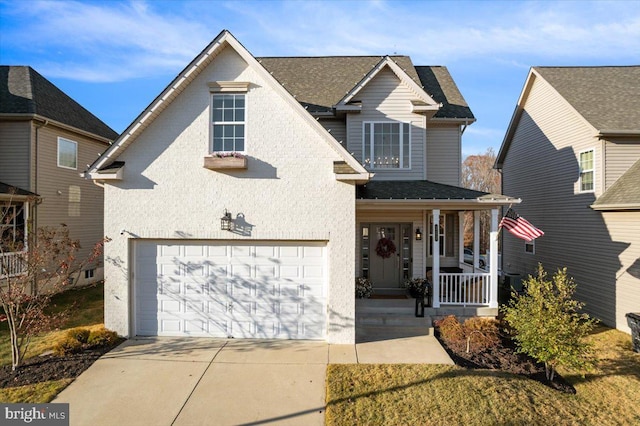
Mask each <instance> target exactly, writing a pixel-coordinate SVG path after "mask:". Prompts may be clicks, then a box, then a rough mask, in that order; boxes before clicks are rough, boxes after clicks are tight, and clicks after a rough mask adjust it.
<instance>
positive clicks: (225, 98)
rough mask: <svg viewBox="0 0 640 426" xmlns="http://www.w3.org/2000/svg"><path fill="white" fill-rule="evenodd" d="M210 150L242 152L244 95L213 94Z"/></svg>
mask: <svg viewBox="0 0 640 426" xmlns="http://www.w3.org/2000/svg"><path fill="white" fill-rule="evenodd" d="M212 98H213V100H212V122H213V140H212V146H211V151H212V152H234V151H235V152H244V150H245V147H244V125H245V121H244V120H245V95H244V94H227V93H224V94H218V93H216V94H213V96H212Z"/></svg>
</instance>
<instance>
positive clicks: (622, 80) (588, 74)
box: [533, 66, 640, 133]
mask: <svg viewBox="0 0 640 426" xmlns="http://www.w3.org/2000/svg"><path fill="white" fill-rule="evenodd" d="M533 69H534V70H535V71H537V72H538V74H540V75H541V76H542V77H543V78H544V79H545V80H546V81H548V82H549V84H551V85H552V86H553V87H554V89H556V90H557V91H558V93H560V95H562V97H563V98H565V99H566V100H567V102H569V103H570V104H571V105H572V106H573V107H574V108H575V109H576V110H577V111H578V113H580V115H582V116H583V117H584V118H585V119H586V120H587V121H588V122H589V123H591V125H592V126H593V127H595V128H596V129H597V130H598V131H600V132H607V131H632V132H638V133H640V66H601V67H534V68H533Z"/></svg>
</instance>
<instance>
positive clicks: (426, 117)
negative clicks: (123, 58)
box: [88, 31, 518, 343]
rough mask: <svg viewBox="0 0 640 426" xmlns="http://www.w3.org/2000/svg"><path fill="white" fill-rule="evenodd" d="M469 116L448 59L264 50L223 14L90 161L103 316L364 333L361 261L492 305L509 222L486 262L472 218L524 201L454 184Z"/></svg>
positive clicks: (125, 328) (345, 335) (394, 284)
mask: <svg viewBox="0 0 640 426" xmlns="http://www.w3.org/2000/svg"><path fill="white" fill-rule="evenodd" d="M473 121H475V119H474V117H473V114H472V113H471V110H470V109H469V107H468V106H467V104H466V102H465V101H464V99H463V97H462V95H461V94H460V92H459V91H458V89H457V87H456V85H455V83H454V82H453V80H452V78H451V76H450V75H449V73H448V71H447V69H446V68H444V67H417V66H414V65H413V64H412V62H411V59H410V58H409V57H406V56H393V57H390V56H364V57H361V56H358V57H355V56H346V57H345V56H335V57H313V58H311V57H306V58H255V57H254V56H252V55H251V53H249V52H248V51H247V50H246V49H245V48H244V47H243V46H242V45H241V44H240V43H239V42H238V41H237V40H236V39H235V38H234V37H233V35H231V33H229V32H228V31H223V32H222V33H220V34H219V35H218V36H217V37H216V38H215V39H214V40H213V41H212V42H211V44H209V45H208V46H207V47H205V49H204V50H203V51H202V52H201V54H199V55H198V56H197V57H196V58H194V60H193V61H192V62H191V63H190V64H188V65H187V67H186V68H185V69H184V70H183V71H182V72H181V73H180V74H179V75H178V77H176V79H175V80H174V81H172V82H171V83H170V84H169V85H168V86H167V88H166V89H165V90H164V91H162V93H160V94H159V95H158V96H157V98H156V99H155V100H154V101H153V102H152V103H151V105H149V107H148V108H147V109H145V110H144V111H142V113H141V114H140V115H139V116H138V118H136V119H135V120H134V121H133V122H132V123H131V125H130V126H129V127H128V128H127V130H125V131H124V132H123V134H122V135H121V137H120V138H118V139H117V140H116V141H115V142H114V143H113V145H112V146H111V147H110V148H109V149H108V150H107V151H106V152H105V153H104V154H103V156H101V157H100V158H99V159H98V160H97V161H96V162H95V163H94V164H93V165H92V166H91V167H90V169H89V170H88V174H89V175H90V176H91V177H92V178H93V179H95V180H96V181H98V182H99V183H100V184H103V185H104V188H105V232H106V234H107V235H115V238H114V239H113V241H111V242H110V243H109V244H107V245H106V247H105V258H106V262H105V275H106V287H105V324H106V326H107V327H109V328H110V329H113V330H116V331H117V332H118V333H119V334H122V335H127V336H135V335H168V336H217V337H221V336H222V337H228V336H232V337H235V338H242V337H252V338H284V339H325V340H328V341H330V342H333V343H353V342H354V340H355V337H356V310H357V305H356V303H355V291H354V290H355V289H354V281H355V278H356V277H367V278H369V279H371V281H372V282H373V286H374V288H375V291H376V292H380V293H381V292H384V291H397V292H404V290H403V289H402V284H403V282H404V281H405V280H406V279H409V278H417V277H425V276H426V275H427V270H428V269H431V268H432V269H433V279H434V281H435V282H436V283H437V284H436V285H435V288H434V301H433V302H434V303H433V304H434V307H440V306H443V305H457V306H461V305H466V306H473V307H480V308H482V309H484V307H486V308H489V309H487V310H488V311H495V308H496V307H497V238H494V239H493V240H492V241H494V242H493V249H494V250H493V251H492V254H493V255H495V256H496V258H495V259H494V262H493V263H491V265H492V269H490V270H488V271H487V270H481V269H479V268H477V267H476V268H475V269H473V267H472V266H470V265H467V264H465V263H464V256H463V247H462V244H461V241H462V237H461V229H462V226H463V223H461V221H460V219H461V218H463V217H464V212H465V211H467V210H473V211H478V212H479V211H480V210H491V211H492V212H493V219H494V228H493V235H494V236H496V235H497V220H498V210H499V207H500V206H502V205H504V204H505V203H510V202H517V201H518V200H513V199H509V198H507V197H503V196H500V195H492V194H486V193H483V192H478V191H472V190H468V189H463V188H460V187H459V186H458V185H459V182H460V162H461V151H460V150H461V148H460V144H461V137H462V133H463V131H464V129H465V128H466V127H467V126H468V125H470V124H471V123H473ZM234 153H235V155H236V156H237V155H240V156H241V157H234V156H233V155H234ZM225 156H227V157H226V158H219V157H225ZM229 156H231V157H229ZM227 213H228V216H227ZM223 215H224V216H223ZM434 231H435V232H434ZM477 265H478V263H477V262H476V266H477ZM447 268H452V269H453V271H452V270H451V269H447ZM463 268H466V269H465V270H464V271H463ZM465 271H466V273H464V272H465ZM406 302H407V306H408V307H409V309H410V310H411V315H413V303H412V301H409V300H407V301H406ZM434 309H435V308H434ZM467 309H469V308H467ZM424 325H425V327H424V330H427V329H428V327H429V326H430V324H428V323H427V322H426V319H425V323H424Z"/></svg>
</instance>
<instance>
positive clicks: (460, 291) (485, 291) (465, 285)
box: [440, 272, 491, 306]
mask: <svg viewBox="0 0 640 426" xmlns="http://www.w3.org/2000/svg"><path fill="white" fill-rule="evenodd" d="M490 283H491V274H490V273H489V272H483V273H471V272H467V273H446V272H440V305H463V306H467V305H473V306H478V305H479V306H489V303H490Z"/></svg>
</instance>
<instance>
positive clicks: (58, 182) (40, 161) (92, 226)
mask: <svg viewBox="0 0 640 426" xmlns="http://www.w3.org/2000/svg"><path fill="white" fill-rule="evenodd" d="M116 137H117V133H116V132H115V131H113V130H112V129H111V128H109V126H107V125H106V124H104V123H103V122H102V121H100V120H99V119H98V118H97V117H95V116H94V115H93V114H91V113H90V112H89V111H87V110H86V109H85V108H83V107H82V106H81V105H79V104H78V103H77V102H75V101H74V100H73V99H71V98H70V97H69V96H67V95H66V94H65V93H63V92H62V91H61V90H60V89H58V88H57V87H56V86H55V85H53V84H52V83H51V82H50V81H48V80H47V79H46V78H44V77H43V76H42V75H40V74H39V73H38V72H36V71H35V70H34V69H33V68H31V67H28V66H0V182H2V183H3V184H5V185H4V186H3V187H2V188H4V189H3V193H4V196H5V198H12V200H13V202H14V203H19V202H20V200H19V199H18V198H16V197H15V196H14V197H8V195H9V194H8V193H9V192H10V191H11V192H14V191H15V190H13V189H10V188H18V189H19V191H18V194H25V193H34V194H37V196H38V202H37V203H36V204H34V203H32V206H31V211H30V212H29V213H30V214H29V218H30V226H28V225H27V224H26V222H24V221H23V222H21V224H20V225H21V226H22V227H23V228H24V231H23V232H21V234H22V235H24V234H26V231H27V228H28V229H29V230H30V232H32V230H33V229H36V228H39V227H55V226H59V225H60V224H65V225H67V226H68V227H69V230H70V235H71V237H72V238H74V239H78V240H79V241H80V244H81V247H82V249H81V251H80V253H79V255H80V256H82V257H86V256H88V255H89V253H90V250H91V249H92V247H93V246H94V245H95V244H96V243H97V242H98V241H100V240H101V239H102V238H103V236H104V233H103V217H104V215H103V201H104V196H103V189H102V188H101V187H99V186H97V185H95V183H94V182H92V181H91V180H88V179H85V178H84V177H83V176H82V173H83V171H84V170H85V169H86V168H87V166H88V165H89V164H91V163H93V162H94V161H95V159H96V158H97V157H98V156H99V155H100V154H102V153H103V152H104V151H105V150H106V149H107V148H108V147H109V144H110V142H111V141H113V140H114V139H115V138H116ZM5 225H6V224H5ZM102 273H103V272H102V267H101V266H100V265H90V268H89V269H88V270H87V271H86V272H83V273H82V276H81V280H82V281H84V280H85V278H86V279H87V280H95V279H100V278H101V277H102Z"/></svg>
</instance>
